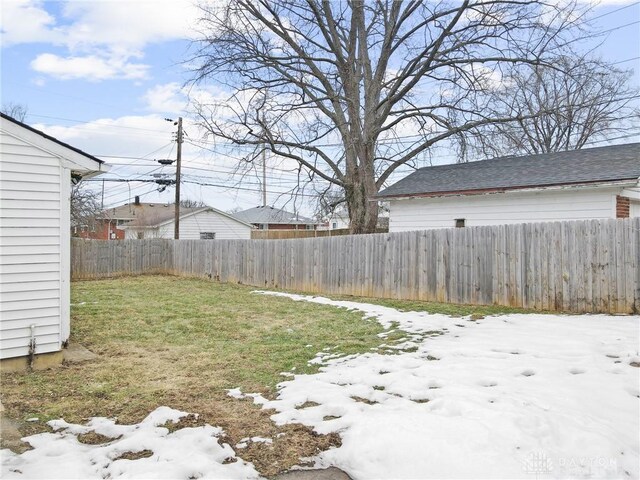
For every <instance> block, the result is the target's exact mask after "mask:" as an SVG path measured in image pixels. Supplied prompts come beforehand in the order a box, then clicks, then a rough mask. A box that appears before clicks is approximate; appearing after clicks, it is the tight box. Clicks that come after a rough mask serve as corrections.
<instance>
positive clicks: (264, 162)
mask: <svg viewBox="0 0 640 480" xmlns="http://www.w3.org/2000/svg"><path fill="white" fill-rule="evenodd" d="M262 206H263V207H266V206H267V149H266V148H263V149H262Z"/></svg>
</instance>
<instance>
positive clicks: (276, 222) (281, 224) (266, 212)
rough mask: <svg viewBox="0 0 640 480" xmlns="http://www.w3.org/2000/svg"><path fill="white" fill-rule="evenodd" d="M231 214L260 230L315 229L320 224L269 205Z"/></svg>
mask: <svg viewBox="0 0 640 480" xmlns="http://www.w3.org/2000/svg"><path fill="white" fill-rule="evenodd" d="M233 216H234V217H235V218H237V219H238V220H242V221H243V222H247V223H250V224H252V225H254V226H256V227H257V228H259V229H260V230H315V229H317V228H318V226H319V225H320V224H321V222H316V221H315V220H313V219H311V218H307V217H304V216H302V215H300V214H297V213H291V212H287V211H286V210H281V209H280V208H275V207H269V206H266V207H254V208H250V209H249V210H243V211H241V212H236V213H234V214H233Z"/></svg>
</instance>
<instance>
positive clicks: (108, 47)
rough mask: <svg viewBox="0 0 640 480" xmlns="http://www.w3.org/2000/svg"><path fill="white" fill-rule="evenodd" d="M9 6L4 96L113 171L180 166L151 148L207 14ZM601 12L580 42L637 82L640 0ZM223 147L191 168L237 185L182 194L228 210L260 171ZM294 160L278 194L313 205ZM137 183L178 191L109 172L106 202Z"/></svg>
mask: <svg viewBox="0 0 640 480" xmlns="http://www.w3.org/2000/svg"><path fill="white" fill-rule="evenodd" d="M0 13H1V15H0V22H1V28H2V36H1V45H2V47H1V52H0V53H1V66H2V69H1V77H0V82H1V100H2V104H3V105H6V104H8V103H14V104H23V105H26V106H27V109H28V116H27V119H26V121H27V123H29V124H32V125H34V126H36V127H37V128H40V129H42V130H44V131H46V132H47V133H49V134H51V135H53V136H55V137H57V138H59V139H61V140H63V141H67V142H69V143H71V144H73V145H74V146H77V147H79V148H82V149H84V150H86V151H87V152H89V153H91V154H94V155H96V156H101V157H103V158H104V159H105V160H106V161H107V162H109V163H112V164H113V168H112V172H111V173H109V174H108V176H109V177H110V178H118V177H119V176H120V177H121V178H132V176H141V175H142V176H145V178H148V174H149V173H152V171H155V173H159V172H162V171H166V172H167V173H169V172H170V170H168V169H165V170H156V169H157V168H158V167H157V166H156V164H154V163H153V161H152V160H153V159H154V158H156V159H157V158H165V157H167V156H169V155H171V156H172V157H173V156H174V155H175V144H172V142H171V137H172V131H173V129H174V127H173V125H172V124H170V123H168V122H165V121H164V120H163V118H164V117H171V118H175V117H177V116H179V115H183V116H185V117H186V116H188V112H187V111H186V110H185V108H186V99H185V97H184V95H183V91H182V86H183V85H184V84H185V82H187V81H188V80H189V78H190V73H189V71H188V68H187V66H186V65H185V64H184V63H183V60H184V59H185V58H186V57H187V56H188V51H189V48H190V40H189V39H190V38H191V37H192V35H193V33H192V31H191V30H190V25H193V24H194V23H195V20H196V19H197V16H198V12H197V9H196V8H195V7H194V6H193V5H192V4H191V3H190V2H187V1H180V0H155V1H118V0H104V1H93V2H90V1H72V2H53V1H47V2H42V1H33V0H3V1H2V4H1V12H0ZM591 16H592V17H598V18H595V19H594V20H593V22H591V25H593V27H594V29H600V31H602V30H611V31H610V32H609V33H607V34H606V35H604V36H601V37H598V38H592V39H590V40H588V41H585V42H584V44H583V45H582V48H584V49H589V48H595V49H596V53H597V54H598V55H600V56H601V57H602V58H604V59H606V60H608V61H610V62H622V63H619V64H618V67H623V68H627V69H633V70H634V76H633V83H634V84H635V85H640V59H639V58H637V57H640V2H639V1H634V2H625V1H605V2H603V3H601V4H600V5H599V6H597V7H595V8H594V10H593V12H592V14H591ZM600 42H601V43H602V44H601V45H598V43H600ZM631 59H633V60H631ZM193 128H194V127H191V132H192V133H196V132H194V131H193ZM189 130H190V127H189V124H188V123H187V133H189ZM630 140H631V141H633V140H636V141H638V140H640V137H638V138H632V139H630ZM218 152H219V153H218V154H212V153H210V152H207V151H204V150H202V149H199V148H197V147H196V146H194V145H190V144H185V146H184V155H185V156H184V158H185V166H186V168H187V169H186V170H185V172H186V175H187V178H190V179H191V180H194V181H199V182H200V183H215V184H216V185H223V186H224V185H226V186H227V187H226V188H224V187H207V186H201V185H195V184H191V183H188V184H185V186H184V188H183V194H184V196H186V197H188V198H192V199H194V200H202V201H205V202H206V203H208V204H210V205H212V206H215V207H217V208H220V209H223V210H229V209H232V208H238V207H239V208H249V207H252V206H255V205H257V204H259V203H260V193H259V191H258V190H259V189H260V179H259V177H257V176H251V175H249V176H248V177H245V178H244V180H242V182H241V183H240V186H241V187H242V190H239V189H234V188H229V187H232V186H234V185H236V183H237V181H239V180H240V179H239V177H237V176H236V175H234V174H233V173H232V170H233V166H234V163H235V161H234V160H233V159H232V158H229V156H231V157H233V156H241V155H242V153H243V152H242V151H241V150H236V151H233V150H231V151H230V150H224V152H220V150H218ZM221 153H226V155H227V156H225V155H223V154H221ZM291 167H292V166H291V165H287V164H286V163H282V162H275V161H274V163H273V164H272V165H271V167H270V169H269V172H268V181H267V184H268V187H267V189H268V191H270V192H271V193H270V195H269V201H270V203H274V204H276V205H277V206H280V207H282V206H285V207H287V208H289V209H293V208H294V207H295V208H297V209H300V210H301V211H302V212H303V213H310V212H311V207H310V205H309V203H311V202H312V200H313V197H308V198H299V199H298V200H297V201H295V202H294V201H293V200H292V199H291V198H289V197H288V196H287V195H279V192H282V191H285V190H287V189H288V187H290V186H291V185H292V184H293V183H294V182H295V177H294V176H292V174H291V173H287V172H286V170H291ZM98 187H101V185H99V186H98ZM136 194H140V195H143V200H145V201H154V202H170V201H172V197H173V190H172V189H167V190H166V191H165V192H163V193H160V192H157V191H156V190H155V189H154V187H153V185H152V184H148V183H146V184H143V183H131V184H125V183H112V182H109V183H106V184H105V200H104V204H105V206H109V205H114V204H119V203H122V202H126V201H128V200H129V198H132V196H134V195H136Z"/></svg>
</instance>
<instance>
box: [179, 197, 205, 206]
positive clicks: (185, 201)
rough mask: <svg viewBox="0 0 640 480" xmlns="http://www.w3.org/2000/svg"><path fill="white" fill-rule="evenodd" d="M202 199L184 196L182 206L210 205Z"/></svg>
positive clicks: (181, 201)
mask: <svg viewBox="0 0 640 480" xmlns="http://www.w3.org/2000/svg"><path fill="white" fill-rule="evenodd" d="M208 206H209V205H207V204H206V203H204V202H203V201H202V200H192V199H190V198H183V199H182V200H180V207H182V208H204V207H208Z"/></svg>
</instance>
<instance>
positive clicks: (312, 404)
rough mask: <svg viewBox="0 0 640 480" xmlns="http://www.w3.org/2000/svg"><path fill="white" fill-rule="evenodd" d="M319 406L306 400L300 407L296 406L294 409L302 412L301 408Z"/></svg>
mask: <svg viewBox="0 0 640 480" xmlns="http://www.w3.org/2000/svg"><path fill="white" fill-rule="evenodd" d="M319 405H320V404H319V403H317V402H312V401H310V400H307V401H306V402H304V403H303V404H302V405H298V406H297V407H296V408H298V409H300V410H302V409H303V408H311V407H317V406H319Z"/></svg>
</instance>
